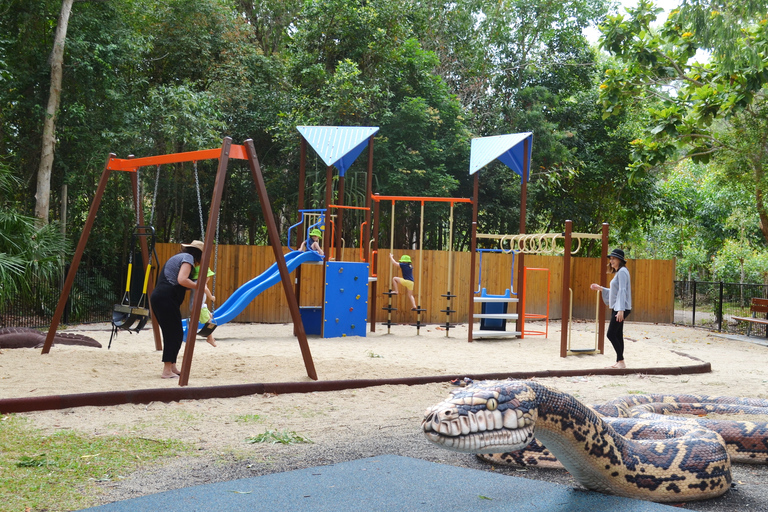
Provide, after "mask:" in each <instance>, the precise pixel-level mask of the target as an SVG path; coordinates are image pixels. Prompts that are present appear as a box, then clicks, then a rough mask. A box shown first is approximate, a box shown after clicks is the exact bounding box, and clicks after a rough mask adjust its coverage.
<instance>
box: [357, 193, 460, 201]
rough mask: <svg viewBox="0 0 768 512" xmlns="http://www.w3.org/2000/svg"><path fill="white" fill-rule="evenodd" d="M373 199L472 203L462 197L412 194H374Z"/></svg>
mask: <svg viewBox="0 0 768 512" xmlns="http://www.w3.org/2000/svg"><path fill="white" fill-rule="evenodd" d="M371 199H373V200H374V201H424V202H427V203H431V202H434V203H471V202H472V200H471V199H465V198H461V197H411V196H380V195H378V194H374V195H373V196H372V197H371Z"/></svg>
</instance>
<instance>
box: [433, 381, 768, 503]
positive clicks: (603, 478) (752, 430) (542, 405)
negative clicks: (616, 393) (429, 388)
mask: <svg viewBox="0 0 768 512" xmlns="http://www.w3.org/2000/svg"><path fill="white" fill-rule="evenodd" d="M663 413H667V414H669V413H672V414H676V415H683V414H692V415H695V416H696V417H695V418H693V419H689V418H685V417H682V416H666V415H663ZM712 413H727V414H734V413H735V414H744V415H747V414H768V400H761V399H750V398H735V397H706V396H701V395H642V396H639V395H638V396H630V397H625V398H620V399H616V400H612V401H611V402H609V403H607V404H604V405H601V406H592V407H590V406H587V405H584V404H582V403H581V402H579V401H578V400H577V399H575V398H574V397H573V396H571V395H569V394H567V393H563V392H561V391H558V390H557V389H554V388H551V387H548V386H544V385H542V384H539V383H536V382H531V381H513V380H510V381H484V382H475V383H474V384H472V385H470V386H468V387H466V388H460V389H457V390H455V391H454V392H453V393H452V396H451V397H450V398H449V399H447V400H445V401H444V402H442V403H440V404H438V405H435V406H433V407H431V408H429V409H428V410H427V412H426V414H425V417H424V420H423V421H422V429H423V430H424V434H425V435H426V437H427V439H428V440H429V441H431V442H433V443H435V444H437V445H439V446H441V447H443V448H447V449H449V450H454V451H459V452H466V453H477V454H485V455H481V457H482V458H483V459H485V460H489V461H491V462H494V463H497V464H515V465H537V466H540V467H541V466H550V467H551V466H553V465H557V466H558V467H563V466H564V467H565V468H566V469H567V470H568V471H569V472H570V473H571V474H572V475H573V476H574V478H575V479H576V480H577V481H578V482H579V483H580V484H581V485H583V486H584V487H586V488H587V489H590V490H593V491H598V492H603V493H606V494H614V495H618V496H625V497H630V498H637V499H644V500H650V501H657V502H677V501H690V500H701V499H708V498H713V497H716V496H720V495H722V494H723V493H725V492H726V491H727V490H728V489H729V488H730V486H731V461H732V460H733V461H737V462H750V463H766V462H768V426H767V425H766V423H765V422H763V423H755V422H750V421H732V420H729V421H717V420H711V419H706V418H702V417H700V416H702V415H705V414H712ZM534 435H535V437H536V438H535V439H534ZM538 441H540V443H539V442H538Z"/></svg>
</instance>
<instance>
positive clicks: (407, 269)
mask: <svg viewBox="0 0 768 512" xmlns="http://www.w3.org/2000/svg"><path fill="white" fill-rule="evenodd" d="M389 259H390V260H392V264H393V265H399V266H400V271H401V272H402V273H403V277H397V276H395V277H393V278H392V288H393V289H394V290H395V291H394V292H392V294H393V295H397V294H398V293H400V290H399V285H401V286H402V287H403V288H405V291H406V293H407V294H408V298H409V299H411V305H412V306H413V309H418V307H417V306H416V299H415V298H414V297H413V264H412V263H411V257H410V256H408V255H407V254H404V255H402V256H401V257H400V261H396V260H395V257H394V256H393V255H392V253H389Z"/></svg>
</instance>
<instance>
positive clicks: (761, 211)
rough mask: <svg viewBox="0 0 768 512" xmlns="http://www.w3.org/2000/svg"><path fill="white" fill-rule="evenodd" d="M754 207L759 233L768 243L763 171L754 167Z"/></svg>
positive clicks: (767, 219) (767, 218) (767, 216)
mask: <svg viewBox="0 0 768 512" xmlns="http://www.w3.org/2000/svg"><path fill="white" fill-rule="evenodd" d="M754 173H755V183H756V185H755V206H757V215H758V217H759V218H760V232H762V233H763V238H765V240H766V241H768V210H766V205H765V200H764V196H763V185H762V183H763V182H762V180H763V177H764V176H763V171H762V169H761V168H760V167H759V166H757V165H755V166H754Z"/></svg>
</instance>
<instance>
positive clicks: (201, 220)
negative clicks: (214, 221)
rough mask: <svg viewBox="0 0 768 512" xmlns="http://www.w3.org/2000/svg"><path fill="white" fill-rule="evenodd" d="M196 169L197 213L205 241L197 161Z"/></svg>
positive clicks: (195, 162)
mask: <svg viewBox="0 0 768 512" xmlns="http://www.w3.org/2000/svg"><path fill="white" fill-rule="evenodd" d="M192 164H193V166H194V168H195V190H197V213H199V214H200V236H201V238H202V240H205V224H204V223H203V203H202V201H201V200H200V180H199V179H198V177H197V160H195V161H194V162H193V163H192Z"/></svg>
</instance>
